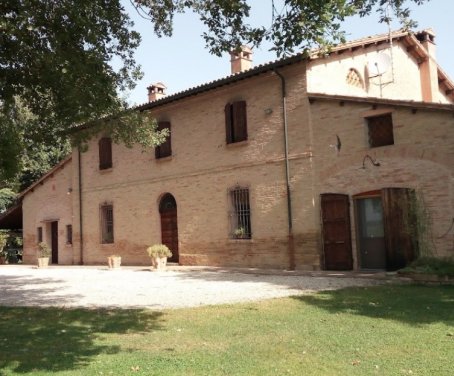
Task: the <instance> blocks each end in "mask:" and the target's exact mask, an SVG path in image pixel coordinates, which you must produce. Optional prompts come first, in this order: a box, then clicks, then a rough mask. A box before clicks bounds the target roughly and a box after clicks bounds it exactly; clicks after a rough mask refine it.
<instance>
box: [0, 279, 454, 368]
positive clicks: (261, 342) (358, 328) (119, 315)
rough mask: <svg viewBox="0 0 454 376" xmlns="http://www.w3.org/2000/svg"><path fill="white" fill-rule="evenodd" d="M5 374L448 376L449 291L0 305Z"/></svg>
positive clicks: (451, 353) (452, 339)
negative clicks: (174, 305)
mask: <svg viewBox="0 0 454 376" xmlns="http://www.w3.org/2000/svg"><path fill="white" fill-rule="evenodd" d="M0 318H1V320H0V374H1V375H5V376H6V375H27V374H33V375H34V376H35V375H36V376H39V375H50V374H52V375H303V374H304V375H410V374H412V375H452V370H453V369H454V287H453V286H380V287H369V288H354V289H345V290H340V291H331V292H322V293H317V294H314V295H309V296H301V297H293V298H286V299H275V300H268V301H263V302H258V303H248V304H238V305H224V306H210V307H201V308H194V309H181V310H169V311H163V312H153V311H147V310H82V309H77V310H66V309H54V308H52V309H44V308H43V309H36V308H7V307H0Z"/></svg>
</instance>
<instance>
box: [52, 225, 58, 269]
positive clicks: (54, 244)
mask: <svg viewBox="0 0 454 376" xmlns="http://www.w3.org/2000/svg"><path fill="white" fill-rule="evenodd" d="M51 238H52V264H58V222H51Z"/></svg>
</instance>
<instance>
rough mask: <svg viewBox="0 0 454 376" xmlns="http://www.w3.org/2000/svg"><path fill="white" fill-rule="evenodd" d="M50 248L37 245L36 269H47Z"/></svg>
mask: <svg viewBox="0 0 454 376" xmlns="http://www.w3.org/2000/svg"><path fill="white" fill-rule="evenodd" d="M49 257H50V248H49V246H48V245H47V244H46V243H44V242H41V243H38V268H47V267H48V266H49Z"/></svg>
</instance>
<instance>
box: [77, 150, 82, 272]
mask: <svg viewBox="0 0 454 376" xmlns="http://www.w3.org/2000/svg"><path fill="white" fill-rule="evenodd" d="M77 151H78V156H79V158H78V168H79V244H80V264H81V265H83V264H84V236H83V227H82V224H83V220H82V162H81V153H80V147H79V148H77Z"/></svg>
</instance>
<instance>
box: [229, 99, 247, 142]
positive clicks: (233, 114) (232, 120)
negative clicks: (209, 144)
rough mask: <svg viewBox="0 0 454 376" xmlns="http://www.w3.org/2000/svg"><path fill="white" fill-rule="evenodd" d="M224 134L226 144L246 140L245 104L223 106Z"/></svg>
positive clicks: (240, 102)
mask: <svg viewBox="0 0 454 376" xmlns="http://www.w3.org/2000/svg"><path fill="white" fill-rule="evenodd" d="M224 111H225V134H226V141H227V143H228V144H232V143H234V142H240V141H245V140H247V116H246V102H245V101H239V102H233V103H227V104H226V105H225V109H224Z"/></svg>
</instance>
